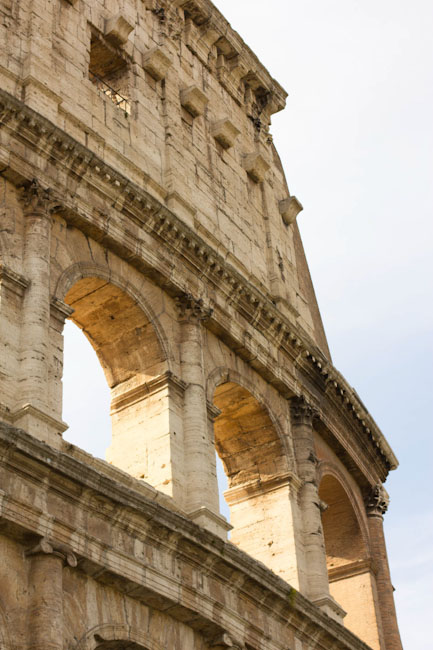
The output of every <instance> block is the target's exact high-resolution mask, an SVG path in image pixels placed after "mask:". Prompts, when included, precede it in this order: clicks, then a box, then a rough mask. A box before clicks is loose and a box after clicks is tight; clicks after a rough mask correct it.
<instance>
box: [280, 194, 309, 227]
mask: <svg viewBox="0 0 433 650" xmlns="http://www.w3.org/2000/svg"><path fill="white" fill-rule="evenodd" d="M278 207H279V210H280V214H281V216H282V218H283V221H284V223H285V224H286V226H290V224H291V223H294V222H295V221H296V217H297V216H298V214H299V213H300V212H301V211H302V210H303V209H304V208H303V206H302V204H301V203H300V202H299V201H298V199H297V198H296V196H289V198H287V199H283V200H282V201H280V202H279V204H278Z"/></svg>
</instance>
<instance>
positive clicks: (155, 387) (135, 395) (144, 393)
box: [110, 370, 186, 415]
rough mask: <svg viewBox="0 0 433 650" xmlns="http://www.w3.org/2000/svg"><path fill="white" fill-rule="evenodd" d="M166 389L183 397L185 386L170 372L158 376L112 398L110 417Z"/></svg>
mask: <svg viewBox="0 0 433 650" xmlns="http://www.w3.org/2000/svg"><path fill="white" fill-rule="evenodd" d="M165 388H168V390H175V391H176V392H178V393H179V394H180V395H183V393H184V392H185V389H186V384H185V382H184V381H182V379H179V377H176V375H174V374H173V373H172V372H171V371H170V370H167V372H164V373H163V374H161V375H158V376H157V377H155V378H154V379H152V380H151V381H147V382H145V383H144V384H141V385H140V386H134V388H131V389H130V390H127V391H125V392H124V393H122V394H121V395H119V396H118V397H114V398H113V399H112V401H111V409H110V415H113V413H119V412H120V411H122V410H123V409H125V408H128V407H129V406H132V405H133V404H137V403H138V402H141V401H142V400H143V399H145V398H146V397H150V396H151V395H154V394H155V393H159V392H160V391H161V390H163V389H165Z"/></svg>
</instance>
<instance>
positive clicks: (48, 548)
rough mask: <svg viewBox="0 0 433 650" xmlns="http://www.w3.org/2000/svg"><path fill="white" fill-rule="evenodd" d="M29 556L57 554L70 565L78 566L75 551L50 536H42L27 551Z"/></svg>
mask: <svg viewBox="0 0 433 650" xmlns="http://www.w3.org/2000/svg"><path fill="white" fill-rule="evenodd" d="M26 555H27V556H29V555H30V556H31V555H56V556H57V557H59V558H61V559H62V560H63V562H64V563H65V564H67V565H68V566H70V567H73V568H74V567H76V566H77V563H78V562H77V558H76V555H75V553H74V552H73V551H72V550H71V549H70V548H69V546H67V545H66V544H62V543H60V542H53V541H52V540H50V539H48V537H42V538H41V539H40V540H39V542H38V543H37V544H36V546H32V548H30V549H28V550H27V551H26Z"/></svg>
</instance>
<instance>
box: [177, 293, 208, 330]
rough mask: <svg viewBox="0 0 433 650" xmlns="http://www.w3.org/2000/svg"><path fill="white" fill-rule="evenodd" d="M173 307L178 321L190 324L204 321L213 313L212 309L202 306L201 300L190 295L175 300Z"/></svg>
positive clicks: (186, 294)
mask: <svg viewBox="0 0 433 650" xmlns="http://www.w3.org/2000/svg"><path fill="white" fill-rule="evenodd" d="M175 306H176V311H177V314H178V318H179V320H180V321H188V322H190V323H196V322H200V321H202V322H203V321H206V320H208V318H210V316H211V315H212V312H213V309H211V308H210V307H206V306H205V305H204V301H203V299H202V298H199V299H197V298H194V296H192V295H191V294H190V293H184V294H183V295H181V296H178V297H177V298H175Z"/></svg>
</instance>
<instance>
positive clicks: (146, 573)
mask: <svg viewBox="0 0 433 650" xmlns="http://www.w3.org/2000/svg"><path fill="white" fill-rule="evenodd" d="M65 449H66V452H63V451H59V450H57V449H54V448H52V447H49V446H48V445H46V444H45V443H43V442H41V441H39V440H37V439H36V438H34V437H32V436H30V435H29V434H27V433H25V432H24V431H22V430H20V429H17V428H16V427H13V426H10V425H7V424H5V423H2V422H0V476H1V477H2V479H3V481H4V484H3V487H4V490H0V523H1V532H2V534H3V535H10V536H12V537H13V538H14V539H18V540H21V541H23V542H24V543H25V544H26V545H27V547H30V548H28V550H29V552H30V554H31V555H32V554H35V553H43V554H44V553H45V554H47V553H48V554H51V553H54V554H57V555H59V556H60V558H61V559H62V560H63V561H64V562H65V563H67V565H68V566H69V569H70V570H72V571H79V572H83V573H85V574H87V575H90V576H91V577H92V578H93V579H94V580H96V581H101V582H102V583H104V579H105V578H106V577H107V576H109V577H110V580H112V579H113V577H115V581H116V587H117V588H118V589H119V590H120V591H124V592H125V593H127V594H128V596H129V597H130V598H133V599H134V598H136V599H139V600H141V601H142V602H145V603H148V604H149V605H150V606H151V607H153V608H155V609H160V610H162V611H164V612H166V613H169V615H170V616H172V617H173V618H177V619H178V620H181V621H183V622H185V621H188V624H189V625H191V627H193V628H195V629H197V630H200V632H201V633H204V631H205V634H206V637H207V639H208V640H209V641H210V642H211V645H212V644H213V645H214V646H215V647H218V645H221V644H218V643H216V641H217V640H218V639H220V638H221V635H223V634H226V633H227V632H228V633H229V634H233V631H236V630H239V631H241V632H242V630H243V627H244V626H245V625H246V624H247V623H249V619H248V616H249V614H248V611H249V609H248V610H247V611H246V614H245V618H243V617H242V616H240V615H239V613H238V612H237V613H235V612H236V610H235V608H233V607H232V602H233V598H241V599H242V600H243V601H244V602H245V600H247V601H248V602H249V603H250V606H251V607H252V608H254V611H257V612H261V613H262V614H263V616H261V617H259V618H258V619H257V625H251V624H250V623H249V627H248V629H249V635H252V637H253V638H254V637H255V636H257V638H260V639H261V638H262V635H263V633H264V630H263V627H261V625H262V622H264V625H265V627H266V625H267V621H268V620H269V618H273V619H275V620H279V621H281V622H282V623H283V625H290V626H291V627H292V629H293V630H300V631H301V632H302V633H303V632H304V631H306V630H307V632H306V633H307V634H308V635H309V637H310V638H311V637H314V639H315V647H316V648H317V650H325V648H331V647H332V648H336V649H340V650H369V649H368V647H367V646H366V644H365V643H363V642H362V641H361V640H360V639H359V638H358V637H356V636H355V635H354V634H352V633H351V632H350V631H349V630H347V629H346V628H345V627H343V626H342V625H340V624H339V623H337V622H336V621H334V620H332V619H330V618H329V617H328V616H327V615H326V614H325V613H323V612H322V611H321V610H320V609H319V608H318V607H316V606H315V605H314V604H313V603H312V602H311V601H310V600H308V599H307V598H305V597H304V596H302V595H301V594H300V593H299V592H297V591H296V590H295V589H293V588H292V587H291V586H290V585H289V584H288V583H286V582H285V581H284V580H282V579H281V578H279V577H278V576H277V575H275V574H274V573H273V572H272V571H270V570H269V569H267V568H266V567H265V566H264V565H263V564H261V563H260V562H258V561H256V560H254V559H253V558H251V557H250V556H249V555H247V554H246V553H244V552H243V551H241V550H239V549H238V548H237V547H236V546H234V545H233V544H231V543H230V542H224V541H223V540H222V539H221V538H220V537H218V536H217V535H214V534H212V533H211V532H209V531H207V530H205V529H204V528H201V527H200V526H198V525H197V524H195V523H193V522H192V521H191V520H190V519H189V518H187V517H185V516H183V515H182V514H181V513H178V512H174V511H173V510H171V509H169V508H167V507H164V506H163V505H161V504H160V503H157V502H155V499H156V498H157V497H156V494H160V493H157V491H156V490H154V489H153V488H151V487H150V486H145V485H143V482H142V481H139V480H137V479H132V478H131V477H127V476H126V475H124V473H123V472H117V476H115V475H113V471H112V469H113V468H112V467H111V466H110V465H109V464H108V463H104V462H103V461H99V462H98V465H97V468H94V467H92V466H90V465H88V464H87V463H83V462H80V461H78V460H77V459H76V458H74V456H73V453H74V448H73V446H72V445H68V444H66V443H65ZM17 468H20V472H21V473H20V474H19V475H17V474H16V471H17ZM42 479H43V480H42ZM116 479H118V480H116ZM27 481H30V482H31V484H32V486H34V490H32V491H30V490H25V489H23V484H26V482H27ZM59 487H61V489H62V490H65V489H67V490H68V499H69V500H68V503H69V506H68V509H67V511H62V510H61V509H58V508H59V506H58V505H57V504H58V499H52V498H50V493H55V494H58V490H59ZM70 488H71V489H70ZM144 490H146V491H144ZM35 491H36V492H35ZM146 492H147V493H146ZM35 494H36V495H37V497H36V498H35ZM152 494H155V497H154V499H153V500H152V496H151V495H152ZM148 495H150V498H149V496H148ZM40 504H44V505H43V506H42V507H43V510H41V506H40ZM95 512H96V513H97V515H95ZM113 515H115V516H113ZM86 516H87V517H95V516H97V517H98V528H97V532H96V533H95V530H96V529H92V532H91V534H90V536H89V533H88V531H87V530H86V528H85V527H82V526H81V525H77V522H78V521H79V522H81V521H83V517H84V518H85V517H86ZM84 520H85V519H84ZM113 530H114V531H115V533H114V534H111V532H112V531H113ZM126 539H128V542H126V541H125V540H126ZM129 539H130V540H134V542H136V541H137V540H144V543H145V544H148V545H149V548H151V547H152V546H153V545H157V547H158V553H159V556H160V557H162V556H165V557H167V558H171V561H170V562H167V564H160V563H157V564H156V566H155V564H154V563H153V562H152V560H151V559H150V558H151V557H152V554H149V557H147V556H146V555H144V556H143V555H142V554H141V553H140V552H138V553H137V554H136V553H135V551H134V549H135V548H136V545H135V543H129ZM31 540H34V543H33V545H32V542H31ZM125 562H126V563H127V564H126V565H125ZM125 566H127V571H125ZM196 566H199V567H200V572H201V575H209V576H210V577H211V580H212V581H215V582H216V583H218V584H219V585H220V589H218V590H216V591H215V594H216V596H214V595H212V593H208V592H206V590H203V591H201V592H200V599H189V598H185V597H184V596H183V594H185V593H186V594H188V588H189V585H188V583H187V580H188V578H186V577H185V576H187V575H189V574H190V573H191V568H192V567H196ZM173 567H177V568H176V570H173ZM183 567H188V571H183V570H182V568H183ZM196 589H197V588H196ZM221 589H229V590H230V592H231V594H232V596H231V597H230V599H229V601H228V604H225V605H222V604H221V597H220V593H221ZM240 623H241V624H240ZM236 637H237V634H234V635H233V638H235V639H236ZM254 647H255V646H254ZM257 647H259V646H257Z"/></svg>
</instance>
